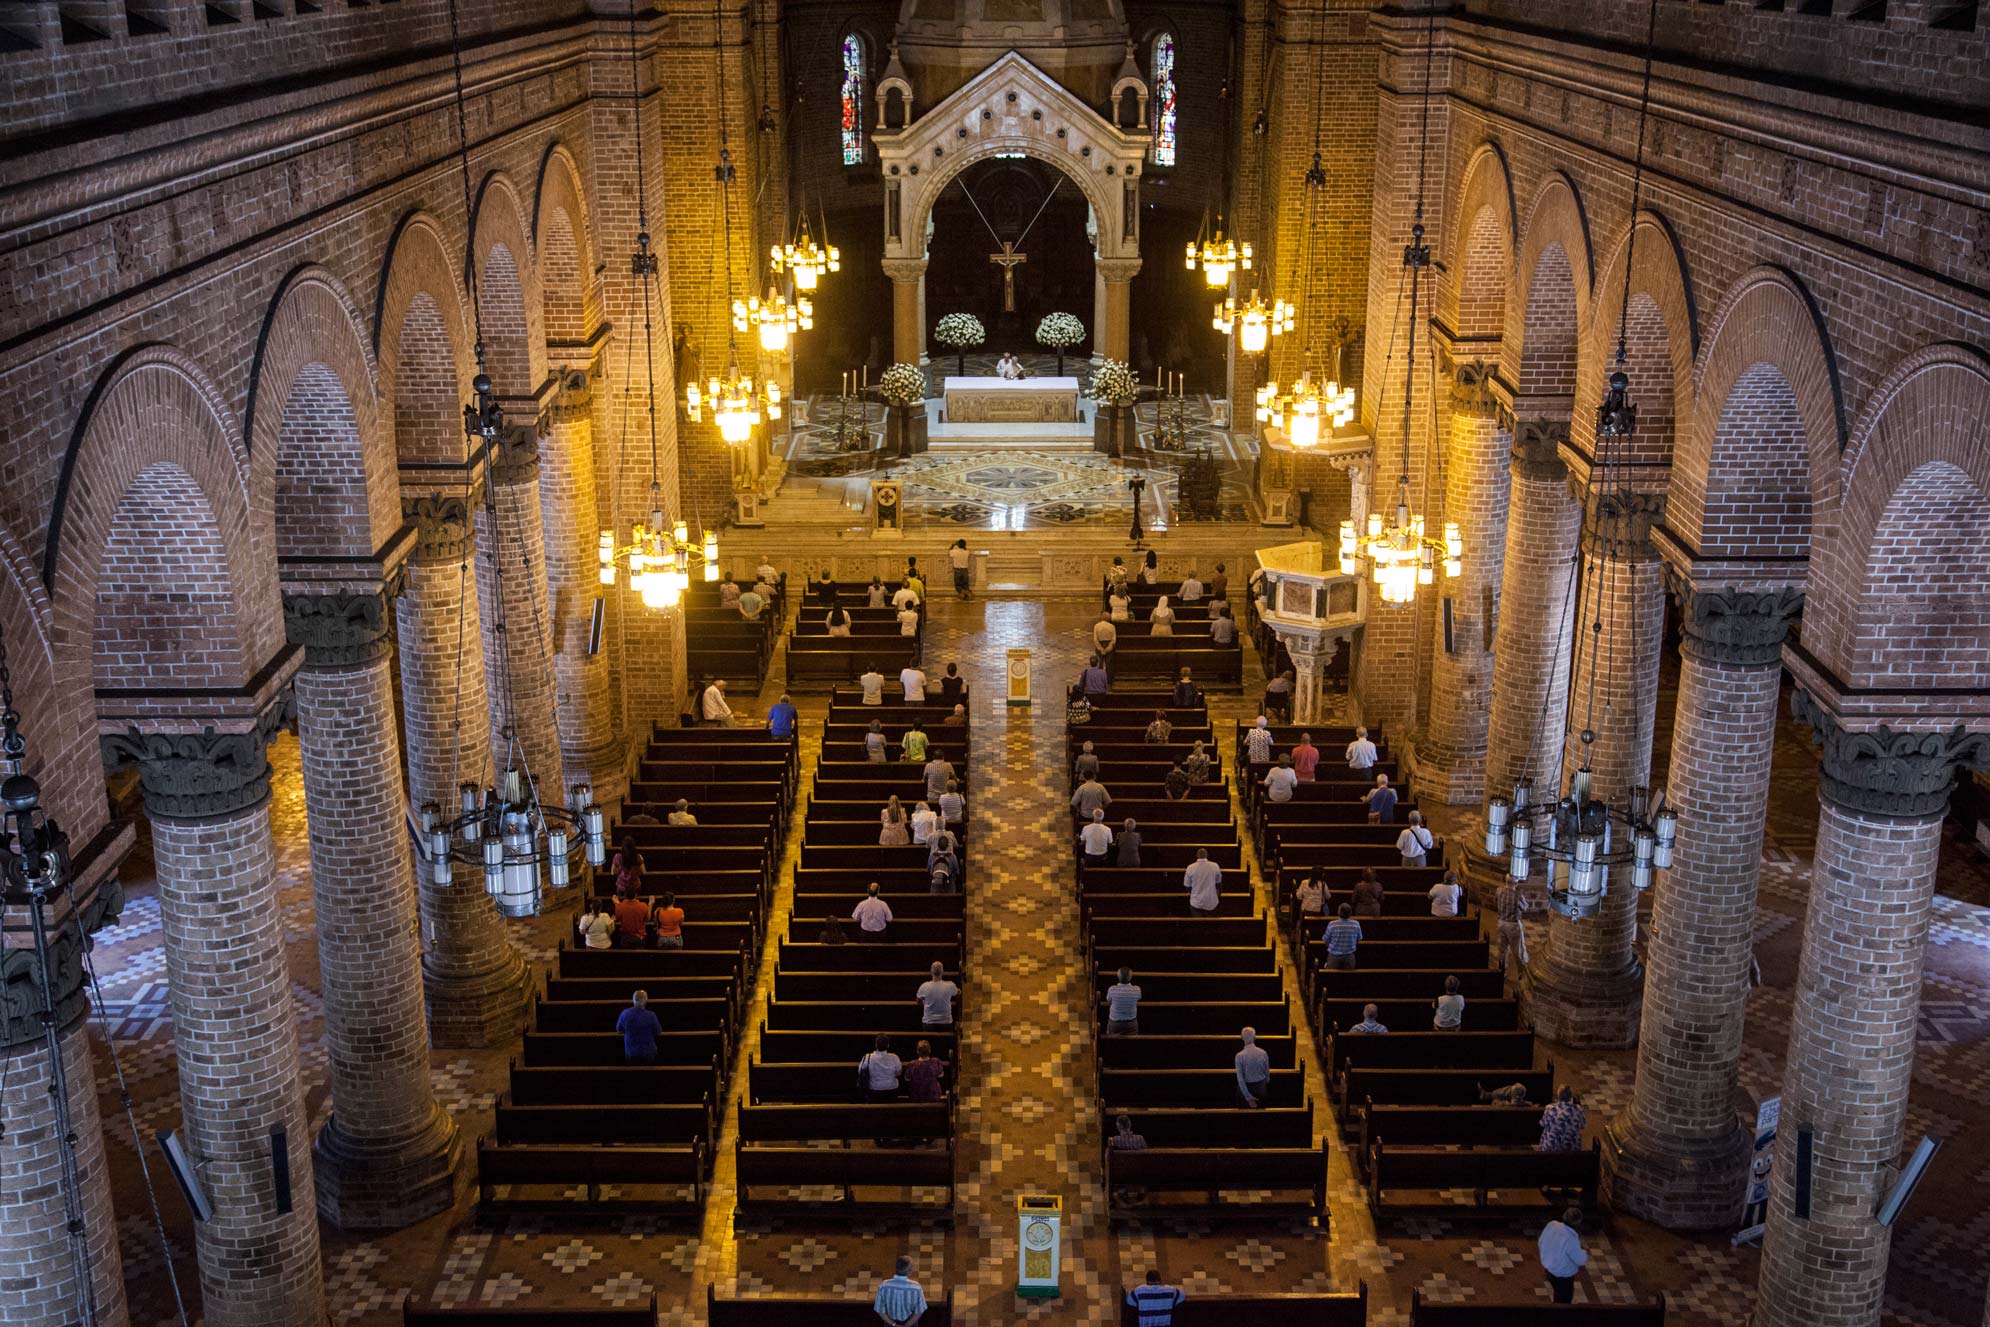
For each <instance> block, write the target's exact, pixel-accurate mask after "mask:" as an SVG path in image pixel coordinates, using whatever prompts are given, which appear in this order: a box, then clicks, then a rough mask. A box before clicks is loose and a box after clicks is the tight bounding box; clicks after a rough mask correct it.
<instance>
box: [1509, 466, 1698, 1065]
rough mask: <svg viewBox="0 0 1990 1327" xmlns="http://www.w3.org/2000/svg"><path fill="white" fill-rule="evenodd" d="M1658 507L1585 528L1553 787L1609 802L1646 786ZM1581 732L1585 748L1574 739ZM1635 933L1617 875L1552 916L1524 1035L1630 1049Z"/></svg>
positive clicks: (1596, 505) (1613, 507) (1636, 983)
mask: <svg viewBox="0 0 1990 1327" xmlns="http://www.w3.org/2000/svg"><path fill="white" fill-rule="evenodd" d="M1662 511H1663V503H1662V500H1660V499H1655V498H1649V497H1646V496H1644V495H1631V496H1628V497H1627V496H1625V495H1619V494H1599V495H1596V496H1595V497H1594V498H1592V511H1591V520H1592V521H1593V522H1594V524H1595V528H1596V531H1597V533H1596V535H1595V536H1594V537H1592V538H1590V539H1588V541H1587V547H1585V548H1584V550H1583V566H1582V579H1581V582H1580V591H1581V603H1580V604H1579V605H1578V609H1577V614H1576V635H1577V636H1578V637H1579V638H1580V640H1581V646H1580V650H1579V657H1578V658H1577V659H1576V661H1575V667H1574V675H1573V679H1572V685H1571V686H1570V688H1569V719H1568V723H1569V729H1570V732H1569V738H1568V747H1567V750H1566V752H1565V753H1564V756H1563V762H1562V769H1561V771H1560V779H1559V780H1558V781H1557V782H1558V783H1565V782H1566V780H1567V778H1568V776H1569V775H1570V774H1572V773H1573V772H1574V771H1575V770H1577V769H1578V768H1581V767H1583V766H1584V765H1587V766H1588V767H1589V768H1590V769H1591V770H1592V771H1593V775H1594V777H1593V781H1592V783H1591V788H1592V790H1593V792H1594V795H1595V796H1597V797H1599V798H1602V799H1604V800H1607V801H1609V802H1612V803H1617V804H1621V803H1622V802H1623V800H1624V798H1625V794H1626V793H1628V792H1629V790H1630V789H1632V788H1634V787H1641V786H1645V785H1647V784H1649V783H1650V781H1651V744H1652V729H1653V726H1654V724H1655V723H1656V720H1657V704H1658V656H1659V649H1660V646H1661V645H1662V644H1663V640H1664V627H1665V584H1664V577H1663V573H1662V571H1661V568H1660V563H1659V560H1658V551H1657V550H1656V549H1655V548H1654V547H1653V546H1652V542H1651V528H1652V524H1653V522H1654V521H1656V519H1657V518H1658V517H1659V515H1660V514H1661V513H1662ZM1599 623H1600V624H1601V630H1600V631H1599V630H1598V629H1597V625H1598V624H1599ZM1585 734H1590V735H1592V736H1593V738H1594V740H1593V741H1591V742H1588V743H1585V742H1584V740H1583V737H1584V735H1585ZM1536 793H1537V796H1539V797H1540V798H1542V799H1543V800H1546V799H1548V798H1550V797H1552V796H1554V795H1555V789H1554V787H1553V786H1549V787H1537V789H1536ZM1637 937H1638V896H1637V891H1636V890H1634V889H1632V888H1631V883H1630V881H1629V880H1628V879H1627V878H1625V875H1624V873H1622V872H1619V873H1617V874H1615V875H1613V876H1612V878H1611V879H1610V881H1609V888H1608V891H1607V892H1606V893H1605V894H1604V896H1603V900H1602V903H1601V904H1600V905H1599V906H1598V908H1597V910H1596V912H1595V914H1594V915H1593V916H1590V917H1585V918H1583V919H1581V920H1579V921H1577V920H1571V919H1570V918H1568V917H1564V916H1562V915H1561V914H1560V913H1558V912H1551V913H1550V914H1549V917H1548V943H1547V945H1546V947H1545V950H1544V952H1543V953H1542V954H1541V955H1540V956H1539V957H1538V958H1537V959H1536V960H1535V961H1534V962H1532V963H1530V964H1529V965H1528V968H1527V973H1526V977H1525V979H1524V981H1523V982H1522V988H1521V989H1522V993H1523V997H1524V998H1525V999H1526V1001H1527V1009H1528V1017H1529V1018H1530V1019H1532V1021H1533V1023H1534V1030H1535V1031H1536V1032H1538V1033H1540V1034H1541V1035H1542V1036H1543V1037H1545V1038H1546V1039H1547V1040H1549V1041H1554V1042H1560V1043H1562V1044H1563V1045H1568V1046H1587V1047H1596V1048H1606V1047H1623V1046H1630V1045H1633V1044H1635V1043H1636V1041H1637V1039H1638V1019H1639V1002H1640V999H1641V996H1642V992H1643V986H1644V972H1643V969H1642V968H1641V967H1640V965H1639V963H1638V957H1637V951H1636V947H1635V946H1636V943H1637Z"/></svg>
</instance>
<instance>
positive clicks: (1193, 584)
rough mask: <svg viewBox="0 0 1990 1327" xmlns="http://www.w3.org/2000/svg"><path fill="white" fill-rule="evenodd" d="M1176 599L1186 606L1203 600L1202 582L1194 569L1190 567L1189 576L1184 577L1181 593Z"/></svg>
mask: <svg viewBox="0 0 1990 1327" xmlns="http://www.w3.org/2000/svg"><path fill="white" fill-rule="evenodd" d="M1175 598H1176V600H1178V601H1179V602H1181V603H1184V604H1192V603H1194V602H1196V601H1197V600H1198V599H1200V598H1202V581H1201V579H1200V578H1199V577H1197V576H1196V574H1195V568H1194V567H1190V568H1189V570H1188V574H1187V575H1186V576H1183V577H1182V589H1181V593H1180V594H1177V595H1176V596H1175Z"/></svg>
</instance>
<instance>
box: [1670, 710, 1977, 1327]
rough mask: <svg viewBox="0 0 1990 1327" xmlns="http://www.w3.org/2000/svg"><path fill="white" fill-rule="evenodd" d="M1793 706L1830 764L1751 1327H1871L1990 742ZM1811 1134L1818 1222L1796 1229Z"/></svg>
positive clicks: (1820, 791)
mask: <svg viewBox="0 0 1990 1327" xmlns="http://www.w3.org/2000/svg"><path fill="white" fill-rule="evenodd" d="M1793 709H1794V710H1795V712H1796V715H1797V717H1798V718H1799V719H1800V720H1804V721H1806V722H1808V723H1809V724H1810V725H1811V727H1812V730H1813V731H1814V733H1815V734H1816V736H1817V738H1818V740H1819V742H1820V743H1821V744H1822V746H1823V759H1822V761H1821V762H1820V769H1819V772H1818V782H1817V799H1818V803H1819V812H1818V823H1817V850H1816V857H1815V864H1814V866H1813V868H1812V876H1811V889H1810V904H1809V907H1808V909H1807V910H1806V911H1805V914H1804V930H1803V957H1802V959H1801V962H1800V965H1799V967H1798V970H1797V989H1796V999H1795V1005H1794V1008H1793V1009H1792V1011H1791V1017H1790V1045H1789V1053H1788V1055H1787V1056H1786V1057H1785V1059H1784V1065H1785V1068H1784V1070H1783V1105H1782V1115H1781V1120H1780V1123H1779V1125H1778V1128H1777V1133H1776V1155H1775V1166H1774V1169H1773V1171H1772V1172H1771V1174H1770V1177H1769V1214H1768V1231H1767V1233H1766V1234H1765V1235H1764V1237H1763V1242H1762V1271H1761V1278H1760V1280H1759V1282H1758V1284H1757V1295H1756V1301H1755V1324H1756V1327H1872V1324H1875V1323H1877V1322H1878V1321H1879V1317H1880V1303H1881V1298H1882V1296H1883V1294H1884V1293H1885V1289H1886V1260H1887V1250H1888V1245H1889V1243H1890V1239H1891V1235H1890V1232H1889V1231H1888V1230H1887V1229H1886V1228H1885V1227H1883V1226H1881V1225H1879V1223H1878V1222H1876V1221H1874V1220H1873V1210H1874V1208H1875V1207H1876V1206H1877V1205H1878V1202H1879V1199H1880V1196H1881V1195H1882V1193H1883V1192H1884V1190H1885V1186H1886V1184H1887V1181H1888V1179H1889V1177H1890V1174H1891V1169H1892V1167H1893V1166H1894V1165H1895V1164H1896V1163H1897V1162H1898V1161H1899V1159H1900V1147H1901V1135H1902V1128H1903V1123H1904V1120H1905V1117H1906V1112H1907V1096H1908V1090H1909V1085H1910V1080H1911V1078H1912V1075H1913V1069H1914V1033H1915V1025H1916V1023H1917V1021H1918V1019H1919V1013H1920V1005H1921V964H1922V959H1923V957H1924V955H1925V949H1926V944H1927V938H1928V913H1929V905H1930V903H1931V902H1932V900H1933V898H1934V891H1935V866H1936V860H1937V858H1938V856H1939V855H1940V850H1941V840H1942V817H1943V815H1944V814H1945V813H1946V812H1947V809H1948V801H1949V793H1950V790H1951V789H1952V788H1953V786H1954V783H1955V774H1956V770H1957V769H1958V768H1959V767H1964V766H1974V767H1976V768H1982V767H1983V765H1984V764H1985V763H1990V737H1987V736H1984V735H1982V734H1969V733H1965V732H1964V731H1963V729H1962V726H1961V725H1959V724H1958V725H1957V726H1956V727H1955V728H1954V729H1953V730H1951V731H1949V732H1945V733H1929V732H1925V731H1924V732H1896V731H1894V730H1892V729H1890V728H1886V727H1881V728H1879V729H1877V730H1876V731H1871V732H1860V733H1851V732H1847V731H1845V730H1844V729H1843V728H1842V727H1840V726H1839V723H1838V719H1837V716H1836V715H1835V714H1833V713H1831V712H1830V710H1828V709H1827V708H1826V707H1825V706H1823V705H1821V704H1819V703H1818V702H1816V701H1814V700H1812V699H1811V698H1810V697H1809V696H1807V695H1805V694H1804V693H1802V692H1798V693H1797V695H1796V697H1795V704H1794V706H1793ZM1680 838H1681V839H1682V840H1683V839H1684V838H1685V833H1684V831H1683V829H1682V832H1681V834H1680ZM1806 1125H1807V1126H1809V1128H1810V1129H1811V1131H1812V1152H1811V1155H1812V1163H1811V1176H1810V1213H1809V1216H1808V1217H1802V1218H1800V1217H1798V1216H1797V1214H1796V1202H1795V1197H1796V1168H1797V1158H1796V1152H1797V1131H1798V1129H1799V1128H1800V1127H1802V1126H1806Z"/></svg>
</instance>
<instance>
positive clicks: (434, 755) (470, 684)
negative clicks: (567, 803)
mask: <svg viewBox="0 0 1990 1327" xmlns="http://www.w3.org/2000/svg"><path fill="white" fill-rule="evenodd" d="M401 509H402V511H403V513H404V514H405V515H406V516H407V518H408V519H409V520H410V521H412V522H414V524H415V528H416V535H417V538H416V542H415V547H414V551H413V552H412V553H410V554H409V556H408V562H407V574H406V578H405V581H404V588H403V589H402V592H401V597H400V599H399V600H398V601H397V602H396V604H395V619H396V623H397V627H398V630H397V633H396V634H397V635H398V637H399V639H400V646H401V706H402V713H403V716H404V723H403V726H404V727H405V728H406V730H407V734H408V751H407V762H408V797H409V801H410V802H411V803H412V806H411V808H410V810H411V812H412V813H413V815H414V816H415V817H417V818H418V817H419V814H420V811H421V807H422V804H423V803H425V802H434V803H435V804H436V805H437V806H438V807H439V808H440V809H441V811H442V815H443V817H444V818H445V819H449V818H453V817H454V816H455V814H456V812H457V809H458V797H457V784H458V783H459V782H467V783H476V784H479V785H488V784H489V783H490V781H491V760H490V725H489V722H488V716H487V712H486V708H485V683H484V655H483V647H482V637H483V631H482V627H481V621H482V619H481V616H480V614H479V613H478V605H477V594H476V588H475V585H474V582H473V580H472V576H473V573H472V571H471V570H470V564H471V562H472V561H473V560H474V558H475V555H476V536H475V533H474V530H473V528H472V524H471V519H470V508H469V504H468V502H467V501H466V500H465V499H463V498H462V497H456V496H436V497H421V498H407V499H404V500H403V501H402V504H401ZM419 897H420V907H421V930H422V940H423V951H422V989H423V995H424V997H425V998H426V1000H427V1004H428V1030H429V1040H430V1042H431V1043H433V1044H434V1045H435V1046H437V1047H439V1048H444V1049H459V1048H461V1049H471V1048H477V1047H485V1046H495V1045H500V1044H502V1043H504V1042H507V1041H509V1040H511V1038H513V1037H515V1036H517V1035H518V1033H519V1031H520V1029H522V1028H523V1027H524V1026H525V991H526V985H527V983H528V982H529V980H530V976H531V974H530V973H529V972H528V971H527V969H526V966H525V960H524V959H523V958H522V957H520V956H519V953H518V950H517V948H516V947H515V946H513V944H512V943H511V936H510V935H509V933H507V932H506V930H505V928H504V924H503V923H502V922H501V921H499V919H498V915H497V909H496V908H495V907H493V906H492V904H491V900H490V897H489V895H487V894H485V893H484V890H483V886H482V884H481V882H479V881H476V880H465V879H463V878H461V877H459V878H458V879H457V880H456V881H455V883H453V884H450V885H446V886H445V885H437V884H436V883H435V882H434V880H433V879H432V878H431V877H430V875H429V873H428V872H426V871H424V872H422V873H421V880H420V884H419Z"/></svg>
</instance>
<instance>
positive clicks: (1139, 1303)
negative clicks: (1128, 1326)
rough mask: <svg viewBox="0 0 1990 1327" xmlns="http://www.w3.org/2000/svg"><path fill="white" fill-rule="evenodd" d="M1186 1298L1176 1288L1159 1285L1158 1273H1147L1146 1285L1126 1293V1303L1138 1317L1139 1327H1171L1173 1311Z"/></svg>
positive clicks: (1159, 1276) (1159, 1275)
mask: <svg viewBox="0 0 1990 1327" xmlns="http://www.w3.org/2000/svg"><path fill="white" fill-rule="evenodd" d="M1187 1298H1188V1296H1186V1295H1184V1294H1183V1293H1182V1292H1181V1291H1180V1290H1179V1289H1177V1288H1176V1287H1174V1286H1170V1285H1163V1284H1161V1274H1160V1273H1159V1272H1149V1273H1147V1284H1145V1285H1139V1286H1135V1287H1133V1289H1131V1290H1129V1291H1127V1292H1126V1302H1127V1303H1128V1304H1131V1305H1132V1306H1133V1311H1134V1312H1135V1313H1137V1314H1139V1315H1140V1327H1173V1324H1174V1321H1175V1310H1176V1309H1177V1308H1179V1307H1181V1302H1182V1301H1183V1300H1184V1299H1187Z"/></svg>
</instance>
